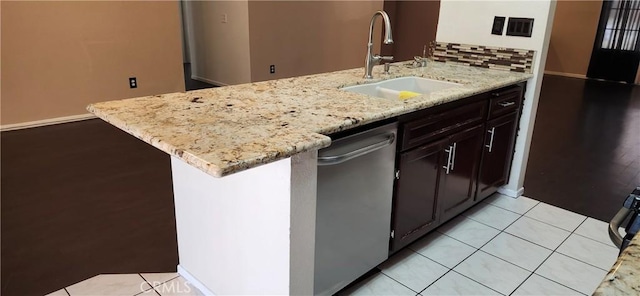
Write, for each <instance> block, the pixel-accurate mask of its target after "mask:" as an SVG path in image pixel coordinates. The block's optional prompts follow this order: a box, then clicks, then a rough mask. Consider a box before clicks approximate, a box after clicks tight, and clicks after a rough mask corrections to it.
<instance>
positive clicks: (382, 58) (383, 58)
mask: <svg viewBox="0 0 640 296" xmlns="http://www.w3.org/2000/svg"><path fill="white" fill-rule="evenodd" d="M380 60H383V61H389V62H392V61H393V56H381V57H380Z"/></svg>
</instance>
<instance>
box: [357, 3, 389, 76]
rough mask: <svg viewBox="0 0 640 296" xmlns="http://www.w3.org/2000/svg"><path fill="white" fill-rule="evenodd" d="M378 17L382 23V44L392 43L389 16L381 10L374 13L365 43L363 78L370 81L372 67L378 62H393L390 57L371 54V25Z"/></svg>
mask: <svg viewBox="0 0 640 296" xmlns="http://www.w3.org/2000/svg"><path fill="white" fill-rule="evenodd" d="M378 16H382V20H383V21H384V40H383V42H384V44H391V43H393V37H391V21H389V15H387V13H386V12H384V11H382V10H378V11H376V13H374V14H373V16H372V17H371V24H370V25H369V43H367V58H366V59H365V61H364V71H365V72H364V78H366V79H371V78H373V76H372V75H371V72H372V71H373V66H374V65H375V64H377V63H379V62H380V61H393V57H392V56H384V57H383V56H380V55H377V54H373V53H372V51H373V25H374V24H375V22H376V18H377V17H378Z"/></svg>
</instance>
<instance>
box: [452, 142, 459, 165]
mask: <svg viewBox="0 0 640 296" xmlns="http://www.w3.org/2000/svg"><path fill="white" fill-rule="evenodd" d="M457 148H458V143H453V156H451V170H452V171H453V168H454V167H455V166H456V149H457Z"/></svg>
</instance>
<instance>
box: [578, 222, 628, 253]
mask: <svg viewBox="0 0 640 296" xmlns="http://www.w3.org/2000/svg"><path fill="white" fill-rule="evenodd" d="M580 225H582V224H580ZM576 230H577V228H576ZM575 235H578V236H581V237H584V238H586V239H589V240H592V241H594V242H598V243H601V244H603V245H605V246H607V247H612V248H614V249H616V250H619V249H618V248H616V247H615V246H612V245H609V244H607V243H603V242H601V241H599V240H596V239H593V238H590V237H588V236H586V235H582V234H579V233H575Z"/></svg>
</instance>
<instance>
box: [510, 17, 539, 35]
mask: <svg viewBox="0 0 640 296" xmlns="http://www.w3.org/2000/svg"><path fill="white" fill-rule="evenodd" d="M532 32H533V19H532V18H524V17H510V18H509V22H508V23H507V36H520V37H531V33H532Z"/></svg>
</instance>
